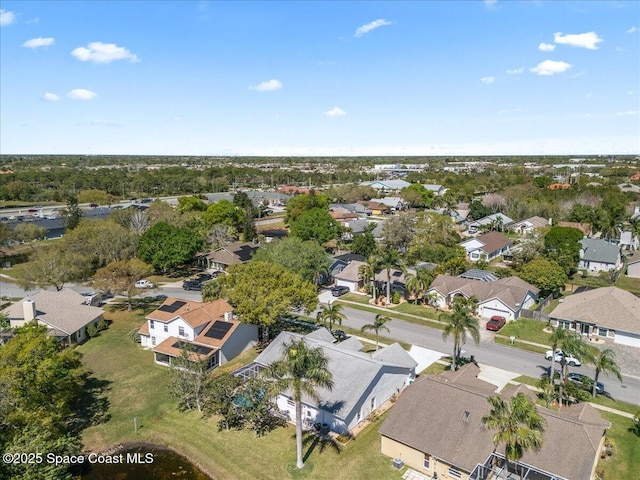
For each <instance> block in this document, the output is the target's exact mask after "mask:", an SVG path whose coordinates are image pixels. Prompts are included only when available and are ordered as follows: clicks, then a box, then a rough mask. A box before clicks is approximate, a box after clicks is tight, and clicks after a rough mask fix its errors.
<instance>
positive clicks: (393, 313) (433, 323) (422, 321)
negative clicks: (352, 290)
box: [336, 297, 444, 330]
mask: <svg viewBox="0 0 640 480" xmlns="http://www.w3.org/2000/svg"><path fill="white" fill-rule="evenodd" d="M341 298H342V297H341ZM336 301H337V302H340V299H337V300H336ZM341 303H342V304H343V305H345V306H347V307H349V308H355V309H356V310H362V311H363V312H369V313H374V314H378V313H380V314H382V315H385V316H387V317H390V318H397V319H398V320H404V321H406V322H410V323H415V324H418V325H426V326H429V327H432V328H438V329H441V330H442V329H443V328H444V324H443V323H440V322H438V321H437V320H433V319H431V318H428V317H425V316H423V317H422V318H416V317H414V316H411V315H407V314H403V313H399V312H398V311H397V310H396V309H394V308H389V309H386V310H381V309H380V308H376V307H373V306H367V305H364V304H353V303H346V302H341Z"/></svg>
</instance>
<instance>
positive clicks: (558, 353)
mask: <svg viewBox="0 0 640 480" xmlns="http://www.w3.org/2000/svg"><path fill="white" fill-rule="evenodd" d="M551 357H553V352H552V351H551V350H547V353H545V354H544V358H546V359H547V360H551ZM562 357H564V359H565V360H566V361H567V364H568V365H570V366H572V367H579V366H580V365H582V362H581V361H580V360H578V359H577V358H576V357H574V356H573V355H565V354H564V352H563V351H562V350H556V358H555V361H556V362H561V361H562Z"/></svg>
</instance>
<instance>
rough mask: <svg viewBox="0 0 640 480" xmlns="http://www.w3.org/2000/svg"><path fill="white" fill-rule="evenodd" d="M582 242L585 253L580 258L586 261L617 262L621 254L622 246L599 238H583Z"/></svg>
mask: <svg viewBox="0 0 640 480" xmlns="http://www.w3.org/2000/svg"><path fill="white" fill-rule="evenodd" d="M580 244H581V245H582V248H583V250H584V253H583V254H582V256H581V257H580V260H583V261H586V262H600V263H611V264H612V265H613V264H615V263H617V261H618V258H619V256H620V247H619V246H618V245H614V244H612V243H609V242H605V241H604V240H600V239H598V238H583V239H582V240H580Z"/></svg>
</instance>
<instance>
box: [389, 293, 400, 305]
mask: <svg viewBox="0 0 640 480" xmlns="http://www.w3.org/2000/svg"><path fill="white" fill-rule="evenodd" d="M391 303H395V304H398V303H400V292H398V291H395V292H393V295H391Z"/></svg>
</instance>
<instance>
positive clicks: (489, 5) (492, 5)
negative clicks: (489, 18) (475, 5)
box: [484, 0, 498, 8]
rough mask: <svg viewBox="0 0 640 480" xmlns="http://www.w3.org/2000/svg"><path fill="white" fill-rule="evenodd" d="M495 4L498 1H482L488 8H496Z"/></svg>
mask: <svg viewBox="0 0 640 480" xmlns="http://www.w3.org/2000/svg"><path fill="white" fill-rule="evenodd" d="M496 3H498V0H484V4H485V6H487V7H488V8H494V7H495V6H496Z"/></svg>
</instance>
